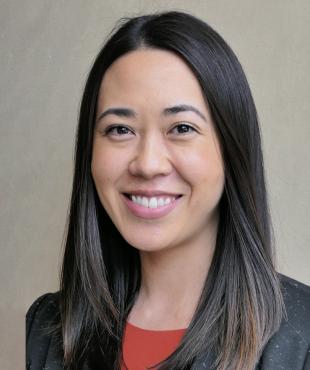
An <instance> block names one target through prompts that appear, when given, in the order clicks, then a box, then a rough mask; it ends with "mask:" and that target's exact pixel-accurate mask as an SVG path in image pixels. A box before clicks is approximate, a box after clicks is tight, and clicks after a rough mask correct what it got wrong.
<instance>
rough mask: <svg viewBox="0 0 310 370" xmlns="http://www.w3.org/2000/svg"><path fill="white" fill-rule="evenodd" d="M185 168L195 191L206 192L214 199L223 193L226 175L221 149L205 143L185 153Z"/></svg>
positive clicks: (208, 196)
mask: <svg viewBox="0 0 310 370" xmlns="http://www.w3.org/2000/svg"><path fill="white" fill-rule="evenodd" d="M183 158H184V160H183V169H184V174H186V177H187V180H188V182H189V183H190V184H191V185H192V187H193V191H195V189H196V190H198V191H199V193H200V194H202V193H204V194H205V197H206V198H209V199H210V198H211V199H212V198H214V201H216V200H217V199H219V198H220V197H221V195H222V192H223V188H224V182H225V175H224V168H223V163H222V159H221V157H220V154H219V151H218V150H217V148H216V147H214V146H207V145H204V146H202V147H201V148H197V150H196V151H194V152H193V151H189V152H188V153H186V155H184V157H183ZM197 201H198V199H197Z"/></svg>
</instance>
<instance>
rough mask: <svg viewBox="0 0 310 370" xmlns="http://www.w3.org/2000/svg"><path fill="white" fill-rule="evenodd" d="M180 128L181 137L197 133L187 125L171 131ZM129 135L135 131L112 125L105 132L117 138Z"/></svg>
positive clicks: (178, 126) (176, 127)
mask: <svg viewBox="0 0 310 370" xmlns="http://www.w3.org/2000/svg"><path fill="white" fill-rule="evenodd" d="M180 128H182V130H181V132H180V131H178V132H179V133H180V134H181V136H184V135H188V134H191V133H193V132H195V131H197V130H196V129H195V128H194V127H192V126H191V125H188V124H186V123H180V124H178V125H176V126H174V127H173V128H172V129H171V131H175V130H176V129H180ZM128 133H133V131H132V130H131V129H130V128H129V127H127V126H124V125H111V126H109V127H107V128H106V129H105V131H104V134H105V135H106V136H116V137H120V136H125V135H126V134H128Z"/></svg>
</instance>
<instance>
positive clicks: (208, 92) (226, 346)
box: [62, 12, 281, 370]
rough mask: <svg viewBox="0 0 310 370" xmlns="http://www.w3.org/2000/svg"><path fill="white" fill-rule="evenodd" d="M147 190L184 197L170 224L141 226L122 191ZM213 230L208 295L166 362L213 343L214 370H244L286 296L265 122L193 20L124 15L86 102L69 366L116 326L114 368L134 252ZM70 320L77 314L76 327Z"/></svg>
mask: <svg viewBox="0 0 310 370" xmlns="http://www.w3.org/2000/svg"><path fill="white" fill-rule="evenodd" d="M188 105H191V106H192V107H194V110H196V112H194V110H193V109H191V110H188ZM182 106H183V107H182ZM186 106H187V107H186ZM111 108H122V110H118V112H117V113H118V115H116V114H115V113H116V112H115V111H114V115H112V114H107V109H111ZM123 108H126V109H125V110H124V109H123ZM167 108H172V109H167ZM197 110H198V112H197ZM110 112H111V111H110ZM177 112H178V113H177ZM164 113H166V114H164ZM168 113H169V114H168ZM179 118H180V120H181V121H182V124H183V123H184V124H185V125H179V123H180V122H179ZM111 125H121V126H125V127H121V128H120V127H118V128H115V127H114V128H113V129H112V128H111ZM187 125H190V126H192V127H193V128H194V129H195V130H196V131H192V130H191V129H189V128H188V127H187ZM176 126H178V127H176ZM126 127H127V128H128V129H126ZM107 129H109V131H107ZM180 129H181V130H180ZM184 129H185V133H184ZM188 130H189V131H188ZM157 150H158V153H156V151H157ZM141 189H142V190H153V189H155V190H161V191H164V192H166V191H167V192H172V193H173V194H175V193H176V194H183V197H181V198H180V199H178V200H177V202H179V203H178V204H177V206H176V207H175V209H173V210H172V211H171V212H170V213H169V214H167V215H166V216H164V217H163V218H158V219H156V220H154V219H152V220H144V219H143V220H142V219H141V221H140V219H139V218H138V216H137V215H134V214H132V213H131V212H130V211H129V210H128V209H127V208H126V207H127V206H126V204H125V201H126V199H127V198H123V195H122V193H132V192H133V191H136V190H137V191H139V190H141ZM127 201H128V200H127ZM178 212H180V217H178V215H179V214H178ZM165 220H167V221H168V220H169V221H170V224H169V225H168V223H167V222H165ZM202 221H203V222H202ZM218 221H219V222H218ZM208 228H209V229H208ZM163 230H164V231H165V232H163ZM210 230H212V231H213V232H214V231H216V230H217V234H216V246H215V254H214V257H213V259H212V264H211V267H210V270H209V273H208V277H207V280H206V282H205V287H204V290H203V294H202V296H201V299H200V301H199V304H198V307H197V311H196V313H195V315H194V317H193V320H192V322H191V325H190V326H189V328H188V330H187V332H186V335H185V337H184V339H183V340H182V343H181V344H180V346H179V347H178V349H177V350H176V352H175V353H174V354H173V355H172V356H171V359H169V360H168V361H167V363H166V366H167V367H166V368H167V369H168V368H175V369H177V368H184V366H185V365H188V364H190V363H191V361H192V360H193V359H194V358H195V357H196V356H199V354H201V353H203V352H204V351H206V350H207V348H212V349H213V350H215V352H216V354H217V362H218V364H219V366H220V367H219V369H222V368H225V366H226V367H227V366H228V364H231V365H233V366H235V368H237V366H239V367H238V369H240V370H241V369H242V370H243V369H247V364H252V363H254V361H255V358H256V357H257V354H258V352H259V350H260V349H261V347H262V345H263V344H264V343H265V342H266V340H268V338H269V337H270V335H271V334H272V333H273V332H274V330H275V329H276V328H277V325H279V320H280V313H281V297H280V291H279V287H278V282H277V278H276V274H275V271H274V267H273V262H272V248H271V244H270V223H269V213H268V207H267V201H266V190H265V182H264V170H263V160H262V152H261V142H260V133H259V126H258V122H257V116H256V110H255V105H254V102H253V99H252V96H251V92H250V89H249V86H248V83H247V81H246V78H245V75H244V73H243V70H242V68H241V66H240V63H239V62H238V60H237V58H236V56H235V55H234V53H233V52H232V50H231V49H230V47H229V46H228V45H227V44H226V42H225V41H224V40H223V39H222V38H221V37H220V36H219V35H218V34H217V33H216V32H215V31H214V30H213V29H212V28H211V27H209V26H208V25H207V24H206V23H204V22H203V21H201V20H199V19H197V18H195V17H193V16H191V15H189V14H186V13H181V12H166V13H161V14H153V15H146V16H141V17H134V18H131V19H125V20H124V22H123V23H122V24H120V26H119V27H118V28H117V29H115V30H114V32H113V34H112V35H111V36H110V38H109V39H108V41H107V42H106V44H105V45H104V47H103V48H102V50H101V51H100V53H99V54H98V56H97V58H96V60H95V62H94V65H93V67H92V69H91V71H90V73H89V77H88V80H87V83H86V86H85V90H84V94H83V99H82V102H81V109H80V118H79V126H78V131H77V140H76V154H75V172H74V183H73V190H72V199H71V208H70V215H69V224H68V235H67V241H66V249H65V255H64V262H63V271H62V292H63V294H62V307H63V309H62V310H63V314H62V321H63V336H64V343H65V344H64V349H65V358H66V361H67V362H68V363H70V361H71V362H72V361H77V359H78V358H79V357H81V354H80V353H79V350H80V349H81V348H82V346H83V344H84V345H85V343H86V341H87V340H93V339H94V337H96V335H97V334H96V333H101V334H102V333H103V332H105V331H107V332H109V333H110V335H109V336H106V335H100V337H101V338H103V337H104V338H106V339H104V340H102V339H98V338H97V339H98V340H99V341H101V342H100V347H101V348H102V350H103V358H105V361H106V363H107V364H109V366H110V368H111V363H112V362H113V363H115V364H116V362H117V360H118V356H119V353H120V351H121V345H120V343H121V337H122V334H123V328H124V322H125V319H126V315H127V314H128V312H129V309H130V307H131V305H132V304H133V301H134V297H135V295H136V293H137V291H138V290H139V284H140V261H139V256H138V253H137V250H136V249H135V248H132V246H135V247H136V248H137V249H142V250H158V249H159V248H161V247H162V246H163V245H164V246H166V247H172V246H175V245H179V244H181V243H185V242H186V241H190V240H193V237H194V235H195V233H197V232H199V233H201V235H204V232H205V233H206V235H207V234H209V235H210V232H209V231H210ZM140 231H141V232H140ZM139 232H140V233H139ZM143 233H145V234H143ZM150 233H152V237H150ZM73 302H74V304H73ZM72 315H75V317H80V318H81V320H79V322H78V324H77V326H76V327H74V328H73V326H72V324H70V320H72V317H73V316H72ZM240 317H242V318H243V320H244V321H243V322H241V323H240V322H239V321H238V318H240ZM71 322H72V321H71ZM87 325H88V326H87ZM90 328H91V329H90ZM98 328H99V329H98ZM83 341H84V342H83ZM86 348H87V347H86ZM220 349H221V350H220ZM111 361H112V362H111ZM113 366H114V365H113ZM163 368H164V367H163Z"/></svg>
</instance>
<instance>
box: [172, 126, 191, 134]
mask: <svg viewBox="0 0 310 370" xmlns="http://www.w3.org/2000/svg"><path fill="white" fill-rule="evenodd" d="M175 129H178V131H179V133H182V134H184V133H185V134H190V133H191V132H193V131H196V130H195V129H194V127H192V126H190V125H187V124H185V123H180V124H179V125H176V126H175V127H174V128H173V129H172V131H173V130H175Z"/></svg>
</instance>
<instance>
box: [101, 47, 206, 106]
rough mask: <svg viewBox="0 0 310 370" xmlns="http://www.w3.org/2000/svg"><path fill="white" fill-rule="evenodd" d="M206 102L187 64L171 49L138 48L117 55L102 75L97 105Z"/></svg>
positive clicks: (202, 103)
mask: <svg viewBox="0 0 310 370" xmlns="http://www.w3.org/2000/svg"><path fill="white" fill-rule="evenodd" d="M146 102H148V106H149V105H152V104H155V103H156V104H162V105H167V104H179V103H188V104H190V103H195V104H199V105H200V108H202V106H203V105H205V98H204V96H203V93H202V89H201V86H200V84H199V82H198V80H197V79H196V77H195V75H194V73H193V72H192V70H191V69H190V67H189V66H188V65H187V64H186V63H185V61H183V59H182V58H181V57H179V56H178V55H176V54H175V53H173V52H170V51H166V50H161V49H150V48H148V49H146V48H144V49H138V50H135V51H132V52H129V53H127V54H125V55H123V56H122V57H120V58H118V59H117V60H116V61H115V62H114V63H113V64H112V65H111V66H110V67H109V68H108V70H107V71H106V73H105V75H104V76H103V79H102V82H101V87H100V92H99V99H98V104H99V105H101V106H107V105H110V104H115V103H118V104H120V103H122V104H142V105H143V104H145V103H146Z"/></svg>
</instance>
